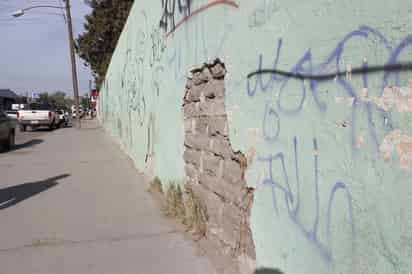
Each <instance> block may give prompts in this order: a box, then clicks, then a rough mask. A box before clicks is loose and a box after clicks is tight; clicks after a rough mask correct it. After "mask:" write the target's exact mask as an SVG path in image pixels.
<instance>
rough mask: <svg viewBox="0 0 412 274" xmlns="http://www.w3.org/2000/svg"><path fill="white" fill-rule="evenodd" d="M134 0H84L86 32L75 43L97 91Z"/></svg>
mask: <svg viewBox="0 0 412 274" xmlns="http://www.w3.org/2000/svg"><path fill="white" fill-rule="evenodd" d="M133 1H134V0H87V1H85V3H86V4H88V5H89V6H90V7H91V8H92V9H93V10H92V12H91V14H89V15H86V21H87V22H86V23H85V24H84V28H85V30H86V31H85V32H84V33H82V34H80V35H79V36H78V37H77V39H76V50H77V53H78V54H79V56H80V57H81V58H82V59H83V60H84V61H85V64H86V65H87V66H90V68H91V70H92V72H93V75H94V78H95V82H96V87H97V88H99V87H100V85H101V83H102V81H103V79H104V76H105V74H106V71H107V68H108V66H109V64H110V60H111V57H112V54H113V52H114V50H115V48H116V45H117V40H118V39H119V37H120V34H121V32H122V30H123V27H124V24H125V23H126V20H127V17H128V15H129V11H130V8H131V7H132V4H133Z"/></svg>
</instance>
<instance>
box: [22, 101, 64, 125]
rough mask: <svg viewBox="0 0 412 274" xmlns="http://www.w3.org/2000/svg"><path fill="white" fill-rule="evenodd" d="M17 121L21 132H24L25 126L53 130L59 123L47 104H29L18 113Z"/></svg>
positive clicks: (51, 108)
mask: <svg viewBox="0 0 412 274" xmlns="http://www.w3.org/2000/svg"><path fill="white" fill-rule="evenodd" d="M17 119H18V122H19V124H20V129H21V130H22V131H26V128H27V126H30V127H31V128H32V129H35V128H38V127H48V128H49V129H53V128H55V127H56V126H57V125H58V122H59V117H58V116H57V114H56V112H55V111H54V109H53V107H52V106H51V105H49V104H29V105H28V107H26V109H23V110H19V111H18V115H17Z"/></svg>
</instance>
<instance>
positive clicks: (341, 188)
mask: <svg viewBox="0 0 412 274" xmlns="http://www.w3.org/2000/svg"><path fill="white" fill-rule="evenodd" d="M293 145H294V165H295V180H296V193H294V192H293V191H292V189H291V186H290V183H289V176H288V173H287V169H286V165H285V155H284V153H282V152H279V153H277V154H274V155H272V154H270V155H268V156H265V157H259V158H258V160H259V162H261V163H263V164H265V165H266V167H267V169H268V173H269V175H268V176H267V177H266V178H264V179H263V180H262V182H261V183H262V184H265V185H270V186H271V190H272V201H273V208H274V210H275V211H276V214H277V215H278V214H279V205H278V203H279V199H278V197H277V195H278V192H279V191H280V192H281V194H283V198H284V202H285V205H286V208H287V212H288V216H289V218H290V220H291V221H292V222H293V223H294V224H295V225H296V226H297V227H298V228H299V230H300V231H301V233H302V234H303V235H304V237H305V238H306V239H307V240H308V241H309V242H311V243H312V244H313V245H314V246H315V247H316V249H317V250H318V252H319V254H320V256H321V257H322V258H323V259H324V260H325V262H327V263H328V264H330V263H332V262H333V252H332V249H331V242H332V238H331V225H332V224H331V220H332V210H333V208H334V202H335V196H336V194H337V193H339V192H341V193H342V194H343V195H344V196H343V197H344V199H345V201H346V206H347V213H348V222H349V224H350V226H351V235H350V238H351V244H352V250H353V251H354V250H355V226H354V221H353V209H352V197H351V194H350V192H349V190H348V188H347V186H346V185H345V184H344V183H343V182H340V181H338V182H336V183H335V184H334V185H333V187H332V189H331V190H330V193H329V198H328V208H327V214H326V220H325V221H326V230H325V231H326V243H323V242H321V241H320V239H319V235H318V233H319V221H320V214H319V204H320V197H319V159H318V158H319V156H318V155H317V151H318V143H317V140H316V139H313V149H314V151H315V156H314V160H313V161H314V165H313V169H314V184H313V187H314V192H315V199H314V201H315V208H316V209H315V214H314V216H313V219H312V221H313V223H312V225H310V226H309V227H306V226H305V225H304V224H303V222H302V220H300V218H299V212H300V208H301V205H300V197H301V196H300V190H301V178H300V173H299V165H298V150H297V146H298V141H297V137H294V139H293ZM274 162H279V164H280V175H281V177H282V182H281V181H277V180H275V179H274V178H273V172H272V169H273V164H274Z"/></svg>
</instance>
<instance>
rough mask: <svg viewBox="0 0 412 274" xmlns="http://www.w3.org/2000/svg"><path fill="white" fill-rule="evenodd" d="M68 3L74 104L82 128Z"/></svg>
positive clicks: (67, 14) (66, 0) (68, 4)
mask: <svg viewBox="0 0 412 274" xmlns="http://www.w3.org/2000/svg"><path fill="white" fill-rule="evenodd" d="M63 1H64V2H66V16H67V28H68V33H69V43H70V58H71V63H72V80H73V94H74V104H75V107H76V119H77V127H78V128H81V124H80V111H79V104H80V102H79V85H78V82H77V70H76V55H75V52H74V50H75V49H74V39H73V27H72V15H71V12H70V0H63Z"/></svg>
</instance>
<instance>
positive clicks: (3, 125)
mask: <svg viewBox="0 0 412 274" xmlns="http://www.w3.org/2000/svg"><path fill="white" fill-rule="evenodd" d="M16 123H17V121H16V119H13V118H10V117H9V116H7V114H6V113H5V112H4V111H2V110H0V145H1V146H3V147H4V148H5V149H7V150H10V149H12V148H13V146H14V140H15V137H16Z"/></svg>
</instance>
